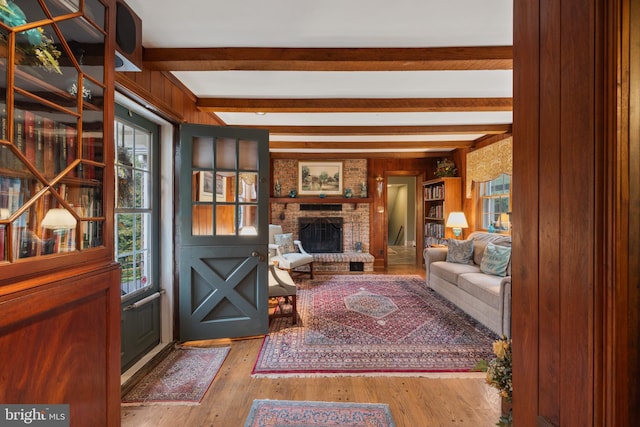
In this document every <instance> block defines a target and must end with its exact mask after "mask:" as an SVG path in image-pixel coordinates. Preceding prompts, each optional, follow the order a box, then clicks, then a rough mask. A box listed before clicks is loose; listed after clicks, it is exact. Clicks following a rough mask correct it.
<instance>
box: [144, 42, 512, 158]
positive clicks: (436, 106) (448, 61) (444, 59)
mask: <svg viewBox="0 0 640 427" xmlns="http://www.w3.org/2000/svg"><path fill="white" fill-rule="evenodd" d="M143 61H144V66H145V68H148V69H150V70H159V71H164V72H166V71H228V70H251V71H428V70H511V69H512V68H513V49H512V47H511V46H480V47H445V48H184V49H181V48H146V49H145V50H144V53H143ZM196 105H197V107H198V109H200V110H201V111H203V112H207V113H210V114H212V115H213V116H215V113H222V112H242V113H254V112H265V113H328V112H465V111H512V109H513V101H512V99H511V98H402V99H398V98H314V99H309V98H304V99H302V98H294V99H263V98H199V99H197V100H196ZM215 117H217V116H215ZM242 127H252V126H242ZM254 127H258V126H254ZM269 132H270V133H271V135H273V137H274V139H275V140H273V139H272V141H271V142H270V148H272V149H283V150H287V149H322V150H325V149H329V150H339V149H345V148H346V149H355V150H363V151H366V150H368V149H376V148H384V149H388V148H389V147H390V146H392V147H393V148H394V149H398V150H414V149H415V150H416V152H417V153H419V152H420V150H424V149H432V150H433V149H441V150H443V151H445V150H451V149H455V148H462V147H469V146H472V145H473V143H474V141H428V140H423V141H410V142H407V141H399V140H398V139H397V138H394V135H447V134H449V135H451V134H484V135H503V134H509V133H511V125H510V124H505V125H447V126H270V127H269ZM282 135H294V136H299V137H300V139H299V140H297V141H279V140H278V138H279V137H281V136H282ZM309 135H313V136H323V135H326V136H333V137H335V136H341V135H342V136H344V137H345V138H344V139H342V140H340V141H331V142H327V141H324V142H321V141H313V142H311V141H303V139H304V138H302V137H303V136H309ZM355 135H384V136H388V137H389V141H385V142H379V141H370V142H354V141H348V137H349V136H355ZM387 154H388V153H387ZM401 155H402V156H405V155H407V154H406V153H402V154H401ZM418 155H423V154H418Z"/></svg>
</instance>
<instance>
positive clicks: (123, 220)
mask: <svg viewBox="0 0 640 427" xmlns="http://www.w3.org/2000/svg"><path fill="white" fill-rule="evenodd" d="M152 141H153V134H152V133H151V132H149V131H148V130H146V129H144V128H141V127H138V126H136V125H133V124H130V123H128V122H125V121H122V120H121V119H116V122H115V150H116V153H115V156H116V159H115V160H116V161H115V169H116V170H115V175H116V176H115V178H116V194H115V199H116V200H115V205H116V206H115V224H114V225H115V235H116V239H115V259H116V261H118V262H119V263H120V265H121V266H122V275H121V279H120V281H121V283H120V288H121V292H122V297H123V298H125V297H126V296H129V295H134V294H139V293H141V292H144V291H145V290H147V289H149V287H150V286H151V284H152V283H153V277H152V271H153V262H152V260H153V259H152V257H153V256H155V254H153V253H152V248H154V247H156V246H157V245H154V244H153V240H154V234H153V232H152V230H153V219H154V218H153V214H154V212H153V206H152V199H153V197H152V194H153V182H154V181H153V179H152V149H153V143H152Z"/></svg>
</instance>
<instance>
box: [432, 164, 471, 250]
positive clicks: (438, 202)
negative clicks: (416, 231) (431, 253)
mask: <svg viewBox="0 0 640 427" xmlns="http://www.w3.org/2000/svg"><path fill="white" fill-rule="evenodd" d="M461 189H462V187H461V182H460V178H458V177H452V178H439V179H434V180H431V181H426V182H423V183H422V197H423V203H424V245H425V247H427V246H429V245H433V244H441V243H444V242H445V241H446V240H447V239H449V238H451V237H454V236H453V232H452V230H451V229H447V228H446V220H447V217H448V216H449V213H451V212H453V211H459V210H460V209H461V208H460V207H461V204H462V193H461Z"/></svg>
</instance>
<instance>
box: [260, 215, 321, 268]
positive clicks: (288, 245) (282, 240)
mask: <svg viewBox="0 0 640 427" xmlns="http://www.w3.org/2000/svg"><path fill="white" fill-rule="evenodd" d="M269 253H270V256H271V260H272V261H274V262H277V266H278V268H281V269H283V270H287V271H289V273H298V274H309V276H310V278H311V279H313V256H312V255H310V254H309V253H307V251H305V250H304V248H303V247H302V243H301V242H300V240H293V237H292V233H284V232H283V231H282V227H281V226H280V225H274V224H269ZM300 267H302V268H303V269H300Z"/></svg>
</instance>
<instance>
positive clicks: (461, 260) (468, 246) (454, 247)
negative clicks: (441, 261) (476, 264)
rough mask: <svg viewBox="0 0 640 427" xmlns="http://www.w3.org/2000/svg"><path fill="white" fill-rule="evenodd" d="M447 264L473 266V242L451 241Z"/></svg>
mask: <svg viewBox="0 0 640 427" xmlns="http://www.w3.org/2000/svg"><path fill="white" fill-rule="evenodd" d="M448 246H449V249H448V250H447V262H455V263H456V264H471V260H472V259H473V240H455V239H449V245H448Z"/></svg>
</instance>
